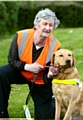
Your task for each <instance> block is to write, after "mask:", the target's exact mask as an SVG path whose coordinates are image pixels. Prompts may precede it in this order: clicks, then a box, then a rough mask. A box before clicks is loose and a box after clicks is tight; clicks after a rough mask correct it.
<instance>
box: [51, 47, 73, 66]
mask: <svg viewBox="0 0 83 120" xmlns="http://www.w3.org/2000/svg"><path fill="white" fill-rule="evenodd" d="M51 62H52V63H53V64H54V66H56V65H58V66H68V67H72V66H75V58H74V54H73V52H71V51H70V50H67V49H60V50H58V51H56V52H54V53H53V55H52V59H51Z"/></svg>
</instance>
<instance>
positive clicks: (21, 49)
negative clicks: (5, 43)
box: [18, 30, 28, 58]
mask: <svg viewBox="0 0 83 120" xmlns="http://www.w3.org/2000/svg"><path fill="white" fill-rule="evenodd" d="M22 32H23V35H22V40H21V43H20V46H19V49H18V53H19V58H20V56H21V54H22V51H23V49H24V46H25V42H26V38H27V36H28V32H27V30H22Z"/></svg>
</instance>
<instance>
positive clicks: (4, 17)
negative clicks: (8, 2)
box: [0, 2, 7, 35]
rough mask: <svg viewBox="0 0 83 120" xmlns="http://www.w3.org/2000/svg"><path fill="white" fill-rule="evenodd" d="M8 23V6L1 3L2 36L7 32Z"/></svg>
mask: <svg viewBox="0 0 83 120" xmlns="http://www.w3.org/2000/svg"><path fill="white" fill-rule="evenodd" d="M6 21H7V13H6V6H5V5H4V4H3V2H0V35H5V33H6V31H7V29H6Z"/></svg>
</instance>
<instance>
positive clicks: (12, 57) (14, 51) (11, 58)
mask: <svg viewBox="0 0 83 120" xmlns="http://www.w3.org/2000/svg"><path fill="white" fill-rule="evenodd" d="M17 37H18V34H16V35H15V36H14V38H13V41H12V43H11V45H10V49H9V54H8V62H9V64H10V65H12V66H13V67H14V68H16V69H18V70H24V66H25V62H22V61H20V59H19V57H18V46H17Z"/></svg>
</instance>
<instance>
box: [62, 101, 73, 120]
mask: <svg viewBox="0 0 83 120" xmlns="http://www.w3.org/2000/svg"><path fill="white" fill-rule="evenodd" d="M74 108H75V104H74V102H73V101H70V102H69V105H68V108H67V111H66V114H65V116H64V119H63V120H70V118H71V115H72V112H73V110H74Z"/></svg>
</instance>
